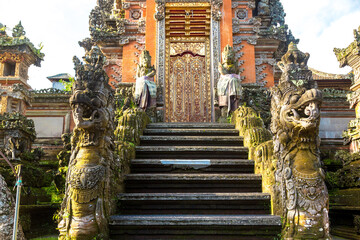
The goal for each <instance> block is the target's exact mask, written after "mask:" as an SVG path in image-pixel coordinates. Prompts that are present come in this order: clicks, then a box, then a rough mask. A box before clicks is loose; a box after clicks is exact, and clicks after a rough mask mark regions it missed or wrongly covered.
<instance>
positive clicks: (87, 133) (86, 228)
mask: <svg viewBox="0 0 360 240" xmlns="http://www.w3.org/2000/svg"><path fill="white" fill-rule="evenodd" d="M84 59H85V65H83V64H82V63H81V62H80V60H79V59H77V58H76V57H75V58H74V63H75V70H76V78H77V79H76V81H75V83H74V90H73V95H72V96H71V98H70V105H71V107H72V109H73V117H74V122H75V128H74V132H73V136H72V139H71V143H72V153H71V157H70V162H69V170H68V173H67V177H66V190H65V197H64V200H63V203H62V208H61V212H60V222H59V225H58V227H59V231H60V236H59V239H69V238H71V239H94V238H99V239H108V217H109V214H111V213H112V212H113V211H114V201H113V197H112V196H113V194H115V193H114V191H113V190H114V189H116V184H117V182H116V179H117V171H118V167H119V166H118V165H119V162H118V161H117V159H116V157H115V156H114V153H113V151H114V143H113V131H114V122H113V121H114V111H113V90H112V89H111V87H110V85H109V84H108V77H107V75H106V74H105V72H104V70H103V64H104V56H103V55H102V53H101V52H100V50H99V49H98V48H97V47H93V48H91V50H90V49H88V51H87V52H86V56H85V58H84Z"/></svg>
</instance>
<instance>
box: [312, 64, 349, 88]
mask: <svg viewBox="0 0 360 240" xmlns="http://www.w3.org/2000/svg"><path fill="white" fill-rule="evenodd" d="M309 70H311V72H312V76H313V79H314V81H316V82H317V85H318V88H319V89H324V88H333V89H341V90H349V89H350V86H351V84H352V80H353V77H352V72H350V73H348V74H333V73H326V72H321V71H319V70H316V69H314V68H309Z"/></svg>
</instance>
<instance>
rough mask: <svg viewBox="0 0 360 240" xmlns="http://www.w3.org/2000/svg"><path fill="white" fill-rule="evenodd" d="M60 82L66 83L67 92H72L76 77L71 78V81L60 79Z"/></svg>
mask: <svg viewBox="0 0 360 240" xmlns="http://www.w3.org/2000/svg"><path fill="white" fill-rule="evenodd" d="M59 82H60V83H62V84H63V85H64V87H65V91H66V92H71V91H72V86H73V84H74V82H75V79H74V78H69V81H64V80H62V79H60V80H59Z"/></svg>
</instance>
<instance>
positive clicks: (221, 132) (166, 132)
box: [143, 128, 239, 136]
mask: <svg viewBox="0 0 360 240" xmlns="http://www.w3.org/2000/svg"><path fill="white" fill-rule="evenodd" d="M143 134H144V135H151V136H239V131H238V130H235V129H218V128H210V129H206V128H203V129H201V128H193V129H192V128H189V129H183V128H154V129H152V128H147V129H144V132H143Z"/></svg>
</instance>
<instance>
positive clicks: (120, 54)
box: [90, 0, 296, 122]
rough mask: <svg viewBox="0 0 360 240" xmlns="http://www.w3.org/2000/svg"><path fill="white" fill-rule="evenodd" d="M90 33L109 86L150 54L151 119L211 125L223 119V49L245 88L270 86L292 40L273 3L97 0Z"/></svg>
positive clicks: (125, 79) (125, 81)
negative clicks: (230, 54) (152, 76)
mask: <svg viewBox="0 0 360 240" xmlns="http://www.w3.org/2000/svg"><path fill="white" fill-rule="evenodd" d="M98 5H99V6H98V7H96V8H95V9H94V10H93V11H92V12H91V15H90V32H91V36H92V38H93V40H94V41H95V42H96V43H97V45H98V46H100V47H101V50H102V52H103V53H104V54H105V55H106V57H107V59H108V62H107V65H106V71H107V73H108V75H109V76H110V82H111V84H112V86H114V87H116V86H129V83H134V82H135V81H136V68H137V64H138V63H139V56H140V54H141V52H142V51H143V50H147V51H149V53H150V56H151V57H152V63H151V64H152V65H154V68H155V69H156V78H155V81H156V84H157V104H156V115H157V116H156V118H157V119H158V121H165V122H214V121H216V120H217V119H218V118H219V116H220V110H219V108H218V98H217V96H216V88H217V82H218V80H219V77H220V73H219V71H218V65H219V63H221V53H222V51H223V50H224V48H225V46H227V45H230V46H232V47H233V50H234V52H235V65H237V66H236V67H239V72H240V73H239V78H240V79H241V80H242V85H243V86H250V87H256V86H258V87H264V86H265V87H271V86H273V85H274V83H275V82H277V81H278V79H279V77H280V70H279V69H278V68H277V67H276V62H277V61H279V60H280V58H281V56H282V55H283V54H284V53H285V52H286V50H287V44H288V43H289V42H290V41H295V42H296V40H295V39H294V37H293V36H292V35H291V32H290V31H288V29H287V25H285V23H284V16H285V14H284V12H283V8H282V5H281V4H280V3H279V2H278V1H263V0H262V1H255V0H241V1H237V0H199V1H194V0H193V1H191V0H155V1H154V0H147V1H146V0H142V1H136V0H123V1H119V0H117V1H115V2H113V1H105V0H103V1H99V3H98Z"/></svg>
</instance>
